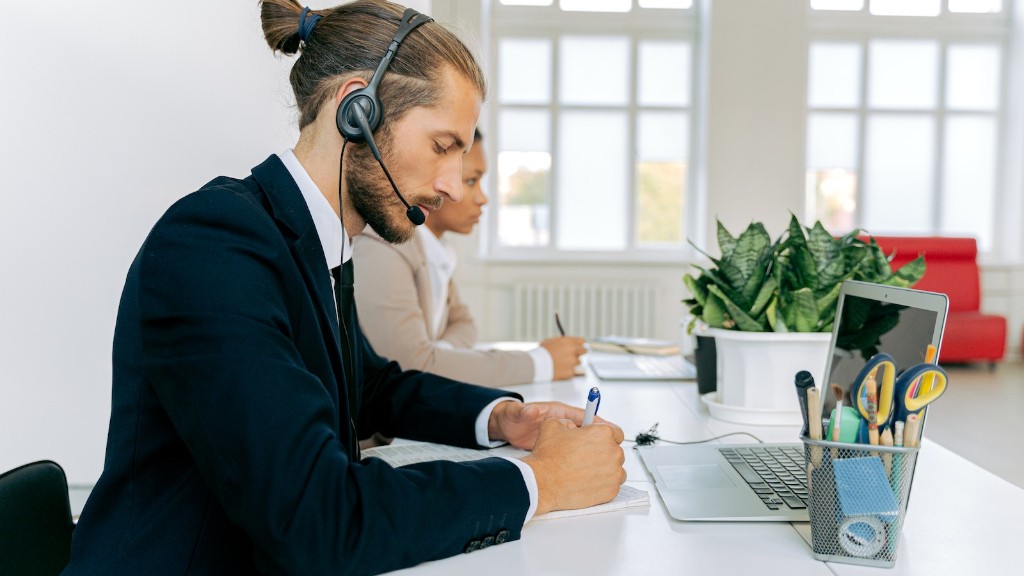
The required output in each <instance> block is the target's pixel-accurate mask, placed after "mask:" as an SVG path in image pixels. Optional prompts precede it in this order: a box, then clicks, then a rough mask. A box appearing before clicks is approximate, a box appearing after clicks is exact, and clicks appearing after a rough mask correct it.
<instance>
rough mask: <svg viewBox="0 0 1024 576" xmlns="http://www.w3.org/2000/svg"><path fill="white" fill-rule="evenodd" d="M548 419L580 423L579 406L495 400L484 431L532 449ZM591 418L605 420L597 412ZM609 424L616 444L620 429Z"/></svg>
mask: <svg viewBox="0 0 1024 576" xmlns="http://www.w3.org/2000/svg"><path fill="white" fill-rule="evenodd" d="M552 419H556V420H557V419H564V420H569V421H571V422H572V423H573V424H575V425H576V426H582V425H583V409H582V408H576V407H574V406H569V405H568V404H563V403H562V402H531V403H530V404H522V403H520V402H514V401H513V402H499V403H498V405H497V406H495V407H494V411H492V412H491V417H490V419H489V420H488V421H487V435H488V436H489V437H490V439H491V440H504V441H505V442H508V443H509V444H511V445H512V446H515V447H516V448H520V449H523V450H533V445H534V444H535V443H536V442H537V436H538V433H539V431H540V426H541V424H543V423H544V421H546V420H552ZM594 422H595V423H605V420H604V419H603V418H601V417H600V416H597V417H595V418H594ZM611 426H612V427H614V428H615V429H616V430H618V438H619V439H618V441H617V442H616V444H618V443H620V442H622V437H623V435H622V430H621V429H619V427H618V426H615V425H614V424H611Z"/></svg>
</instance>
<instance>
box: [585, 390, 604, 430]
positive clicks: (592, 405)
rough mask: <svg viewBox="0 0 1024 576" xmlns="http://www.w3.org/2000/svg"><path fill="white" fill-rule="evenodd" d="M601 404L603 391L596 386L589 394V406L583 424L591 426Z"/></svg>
mask: <svg viewBox="0 0 1024 576" xmlns="http://www.w3.org/2000/svg"><path fill="white" fill-rule="evenodd" d="M600 405H601V391H600V390H598V389H597V386H594V387H593V388H591V389H590V394H587V407H586V409H585V410H584V412H583V425H584V426H590V425H591V424H592V423H593V422H594V416H597V408H598V406H600Z"/></svg>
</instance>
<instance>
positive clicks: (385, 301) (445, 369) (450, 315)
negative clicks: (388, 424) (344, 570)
mask: <svg viewBox="0 0 1024 576" xmlns="http://www.w3.org/2000/svg"><path fill="white" fill-rule="evenodd" d="M352 254H353V256H352V257H353V259H354V267H355V300H356V310H357V312H358V313H359V325H360V327H361V328H362V330H363V334H364V335H365V336H366V338H367V339H369V341H370V344H372V345H373V348H374V350H376V351H377V353H378V354H380V355H381V356H384V357H385V358H390V359H392V360H396V361H397V362H398V364H399V365H400V366H401V367H402V368H403V369H406V370H423V371H426V372H433V373H435V374H439V375H441V376H446V377H448V378H452V379H455V380H461V381H463V382H469V383H471V384H479V385H481V386H508V385H512V384H523V383H526V382H531V381H533V374H534V368H533V359H532V358H530V355H529V354H528V353H526V352H521V351H507V350H502V351H499V350H490V351H482V350H474V349H473V348H472V346H473V345H474V344H476V341H477V329H476V325H475V324H474V323H473V317H472V315H470V313H469V308H467V307H466V305H465V304H463V302H462V300H461V299H460V298H459V292H458V290H456V288H455V283H454V282H449V283H448V303H447V306H446V309H445V310H444V312H443V313H442V318H441V324H440V325H441V327H442V328H441V330H440V333H439V334H434V333H433V332H434V331H433V329H432V327H431V322H430V321H429V320H428V319H429V318H432V317H433V310H432V302H433V298H432V291H431V288H430V271H429V270H428V268H427V257H426V252H425V251H424V249H423V242H422V240H420V237H419V235H418V234H413V237H412V240H410V241H409V242H406V243H405V244H398V245H396V244H388V243H387V242H386V241H384V240H383V239H382V238H381V237H380V236H378V235H377V234H375V233H374V232H373V230H371V229H370V228H369V227H367V228H366V229H365V230H364V231H363V233H362V234H360V235H359V236H356V238H355V240H354V244H353V251H352ZM439 341H444V342H447V343H449V344H451V345H452V346H453V347H454V349H449V348H447V347H443V346H438V342H439Z"/></svg>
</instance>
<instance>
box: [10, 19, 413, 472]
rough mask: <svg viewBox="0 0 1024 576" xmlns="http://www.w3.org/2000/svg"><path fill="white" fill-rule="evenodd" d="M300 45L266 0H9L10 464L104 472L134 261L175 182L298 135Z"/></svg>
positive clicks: (229, 165)
mask: <svg viewBox="0 0 1024 576" xmlns="http://www.w3.org/2000/svg"><path fill="white" fill-rule="evenodd" d="M309 3H310V5H312V6H313V7H314V8H320V7H325V6H330V5H332V4H334V3H335V2H329V1H327V2H324V1H320V2H309ZM411 4H413V5H416V6H417V7H419V8H421V9H425V10H429V0H426V1H425V2H423V1H421V2H413V3H411ZM291 62H292V60H291V59H290V58H277V57H275V56H274V55H273V54H272V53H271V51H270V49H269V47H268V46H267V45H266V43H265V42H264V41H263V35H262V32H261V30H260V25H259V11H258V9H257V6H256V1H255V0H251V1H246V2H239V1H232V2H211V1H209V0H178V1H177V2H172V3H167V2H127V3H126V2H115V1H113V0H90V1H88V2H82V1H80V0H49V1H47V2H17V1H14V0H2V2H0V206H2V209H0V274H2V282H0V470H6V469H9V468H13V467H14V466H17V465H20V464H23V463H25V462H29V461H32V460H37V459H43V458H50V459H53V460H56V461H57V462H59V463H60V464H61V465H62V466H64V468H65V470H66V471H67V473H68V478H69V480H70V481H71V482H72V483H82V482H93V481H95V479H96V478H97V477H98V476H99V473H100V471H101V469H102V459H103V448H104V443H105V441H106V430H107V419H108V417H109V412H110V405H109V403H110V377H111V369H110V353H111V340H112V337H113V328H114V318H115V315H116V312H117V303H118V298H119V296H120V292H121V287H122V284H123V281H124V275H125V273H126V272H127V270H128V266H129V264H130V263H131V260H132V258H134V256H135V253H136V251H137V250H138V248H139V246H140V244H141V243H142V241H143V239H144V238H145V235H146V233H147V232H148V231H149V228H150V227H151V226H152V224H153V222H154V221H155V220H156V219H157V218H158V217H159V215H160V214H161V213H162V212H163V211H164V209H166V208H167V206H169V205H170V204H171V203H172V202H173V201H174V200H176V199H177V198H179V197H181V196H183V195H185V194H187V193H188V192H191V191H192V190H195V189H196V188H198V187H199V186H201V185H202V184H204V183H205V182H207V181H208V180H210V179H212V178H213V177H215V176H218V175H221V174H225V175H230V176H245V175H247V174H248V173H249V169H250V168H251V167H252V166H254V165H256V164H258V163H259V162H261V161H262V160H263V159H264V158H266V157H267V156H268V155H270V154H272V153H275V152H277V151H280V150H283V149H284V148H286V147H288V146H291V145H292V144H293V143H294V141H295V138H296V135H297V131H296V130H295V129H294V127H293V126H294V125H295V122H294V118H295V114H294V109H293V108H292V107H291V102H292V98H291V89H290V88H289V86H288V83H287V72H288V69H289V67H290V65H291Z"/></svg>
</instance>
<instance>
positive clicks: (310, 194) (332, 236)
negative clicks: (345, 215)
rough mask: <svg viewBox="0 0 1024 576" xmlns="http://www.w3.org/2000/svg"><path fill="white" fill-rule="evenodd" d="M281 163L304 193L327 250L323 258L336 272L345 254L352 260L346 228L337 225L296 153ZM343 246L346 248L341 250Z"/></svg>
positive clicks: (286, 154) (287, 152)
mask: <svg viewBox="0 0 1024 576" xmlns="http://www.w3.org/2000/svg"><path fill="white" fill-rule="evenodd" d="M277 156H278V157H279V158H280V159H281V163H283V164H284V167H285V168H287V169H288V173H289V174H291V177H292V180H295V184H296V185H298V187H299V191H300V192H302V198H303V199H304V200H305V201H306V206H307V207H308V208H309V213H310V215H311V216H313V225H314V226H316V233H317V235H318V236H319V237H320V244H321V246H322V247H323V249H324V258H325V259H326V260H327V268H336V267H338V266H340V265H341V253H342V250H344V253H345V261H346V262H347V261H348V260H349V259H351V258H352V240H351V239H350V238H349V237H348V234H346V233H345V226H344V224H341V223H340V222H339V221H338V215H337V214H335V213H334V208H331V204H330V202H328V201H327V198H326V197H324V195H323V193H322V192H320V188H319V187H317V185H316V183H315V182H313V179H312V178H310V177H309V173H308V172H306V169H305V168H303V167H302V164H301V163H300V162H299V159H298V158H296V157H295V152H293V151H292V149H291V148H289V149H287V150H285V151H284V152H282V153H280V154H278V155H277ZM342 243H344V247H342Z"/></svg>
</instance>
